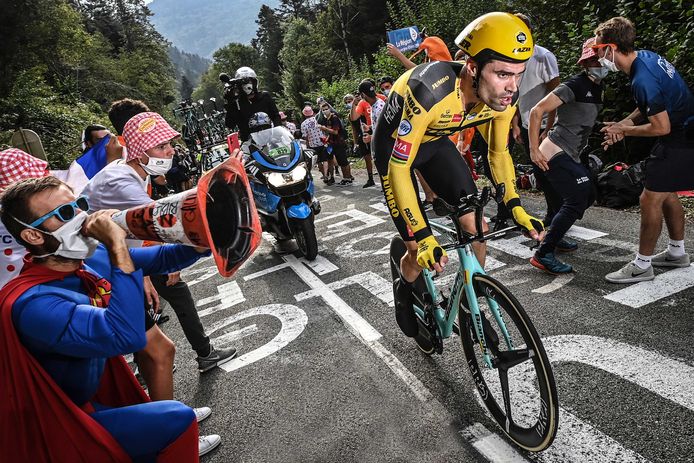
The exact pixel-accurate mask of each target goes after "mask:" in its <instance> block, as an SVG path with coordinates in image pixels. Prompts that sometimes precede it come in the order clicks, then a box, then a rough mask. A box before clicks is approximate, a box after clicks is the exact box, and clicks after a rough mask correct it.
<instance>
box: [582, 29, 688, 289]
mask: <svg viewBox="0 0 694 463" xmlns="http://www.w3.org/2000/svg"><path fill="white" fill-rule="evenodd" d="M635 40H636V28H635V27H634V24H632V22H631V21H629V20H628V19H626V18H623V17H615V18H612V19H609V20H607V21H605V22H604V23H602V24H600V25H599V26H598V27H597V28H596V29H595V45H594V46H593V48H594V49H595V52H596V53H597V56H598V59H599V60H600V62H601V64H602V66H603V67H604V68H607V69H608V70H609V71H611V72H617V71H620V72H623V73H625V74H626V75H628V76H629V78H630V80H631V94H632V96H633V97H634V100H635V102H636V109H635V110H634V111H633V112H632V113H631V114H629V115H628V116H627V117H626V118H625V119H623V120H621V121H619V122H605V127H603V128H602V129H601V131H602V132H603V134H604V136H605V140H604V142H603V146H604V147H605V149H607V148H608V147H609V146H611V145H613V144H614V143H617V142H618V141H621V140H623V139H624V137H658V138H657V139H656V142H655V144H654V145H653V148H652V149H651V153H650V156H649V157H648V158H647V159H646V166H645V171H646V178H645V182H644V183H645V188H644V190H643V192H642V193H641V197H640V205H641V230H640V235H639V250H638V253H637V254H636V258H635V259H634V260H633V261H632V262H629V263H627V264H626V265H625V266H624V267H622V268H621V269H619V270H617V271H615V272H612V273H609V274H607V275H606V276H605V279H606V280H607V281H609V282H610V283H635V282H638V281H649V280H653V279H654V278H655V274H654V272H653V267H664V268H674V267H683V268H684V267H689V265H690V259H689V255H688V254H687V253H686V252H685V248H684V229H685V227H684V223H685V222H684V209H683V207H682V203H681V202H680V199H679V197H678V196H677V192H678V191H684V190H691V189H694V143H693V142H692V139H691V136H689V137H688V135H687V133H686V127H687V124H688V121H689V123H692V121H694V94H693V93H692V91H691V90H690V88H689V87H688V86H687V84H686V83H685V81H684V80H683V79H682V76H680V74H679V73H678V72H677V69H675V67H674V66H673V65H672V64H671V63H669V62H668V61H667V60H666V59H665V58H664V57H662V56H660V55H658V54H657V53H654V52H652V51H649V50H636V49H635V48H634V42H635ZM663 218H664V219H665V224H666V225H667V230H668V235H669V238H670V242H669V244H668V247H667V249H666V250H664V251H662V252H660V253H658V254H655V247H656V245H657V242H658V238H659V237H660V233H661V231H662V222H663ZM654 254H655V255H654Z"/></svg>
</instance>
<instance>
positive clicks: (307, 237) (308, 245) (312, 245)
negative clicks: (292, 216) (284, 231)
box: [292, 214, 318, 260]
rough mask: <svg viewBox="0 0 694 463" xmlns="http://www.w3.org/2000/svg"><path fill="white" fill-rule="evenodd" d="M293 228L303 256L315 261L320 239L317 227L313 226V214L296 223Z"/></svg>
mask: <svg viewBox="0 0 694 463" xmlns="http://www.w3.org/2000/svg"><path fill="white" fill-rule="evenodd" d="M292 228H293V233H294V238H295V239H296V244H297V246H298V247H299V251H301V254H303V256H304V257H305V258H306V259H308V260H313V259H315V258H316V256H317V255H318V239H317V238H316V227H315V225H314V224H313V214H311V215H310V216H308V217H307V218H305V219H302V220H296V221H294V223H293V224H292Z"/></svg>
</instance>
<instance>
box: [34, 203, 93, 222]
mask: <svg viewBox="0 0 694 463" xmlns="http://www.w3.org/2000/svg"><path fill="white" fill-rule="evenodd" d="M77 209H80V210H82V211H84V212H87V211H89V201H88V200H87V197H86V196H80V197H79V198H77V199H76V200H74V201H73V202H71V203H67V204H63V205H60V206H58V207H56V208H55V209H53V210H52V211H51V212H49V213H48V214H46V215H42V216H41V217H39V218H38V219H36V220H34V221H33V222H31V223H30V224H29V226H30V227H38V226H39V225H41V224H42V223H44V222H45V221H46V220H48V219H50V218H51V217H53V216H55V217H57V218H58V220H60V221H61V222H69V221H70V220H72V219H74V218H75V216H76V215H77V213H76V212H75V211H76V210H77Z"/></svg>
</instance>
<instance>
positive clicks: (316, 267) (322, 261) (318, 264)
mask: <svg viewBox="0 0 694 463" xmlns="http://www.w3.org/2000/svg"><path fill="white" fill-rule="evenodd" d="M301 262H303V263H304V264H306V265H307V266H308V267H310V268H311V270H313V271H314V272H316V273H317V274H318V275H326V274H328V273H330V272H334V271H335V270H338V269H339V268H338V266H337V265H335V264H333V263H332V262H330V261H329V260H328V259H326V258H325V257H323V256H321V255H318V256H316V258H315V259H314V260H306V259H304V258H303V257H302V258H301Z"/></svg>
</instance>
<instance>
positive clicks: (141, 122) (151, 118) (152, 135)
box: [123, 112, 181, 161]
mask: <svg viewBox="0 0 694 463" xmlns="http://www.w3.org/2000/svg"><path fill="white" fill-rule="evenodd" d="M180 136H181V134H180V133H178V132H176V131H175V130H174V129H172V128H171V126H170V125H169V124H168V122H166V121H165V120H164V118H163V117H161V116H160V115H159V114H157V113H151V112H149V113H140V114H136V115H135V116H133V117H132V118H130V120H129V121H128V122H126V124H125V127H124V128H123V138H125V146H126V148H127V150H128V157H127V158H126V161H132V160H133V159H135V158H140V157H142V155H143V154H145V151H147V150H148V149H150V148H154V147H155V146H158V145H161V144H162V143H166V142H167V141H171V140H173V139H174V138H178V137H180Z"/></svg>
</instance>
